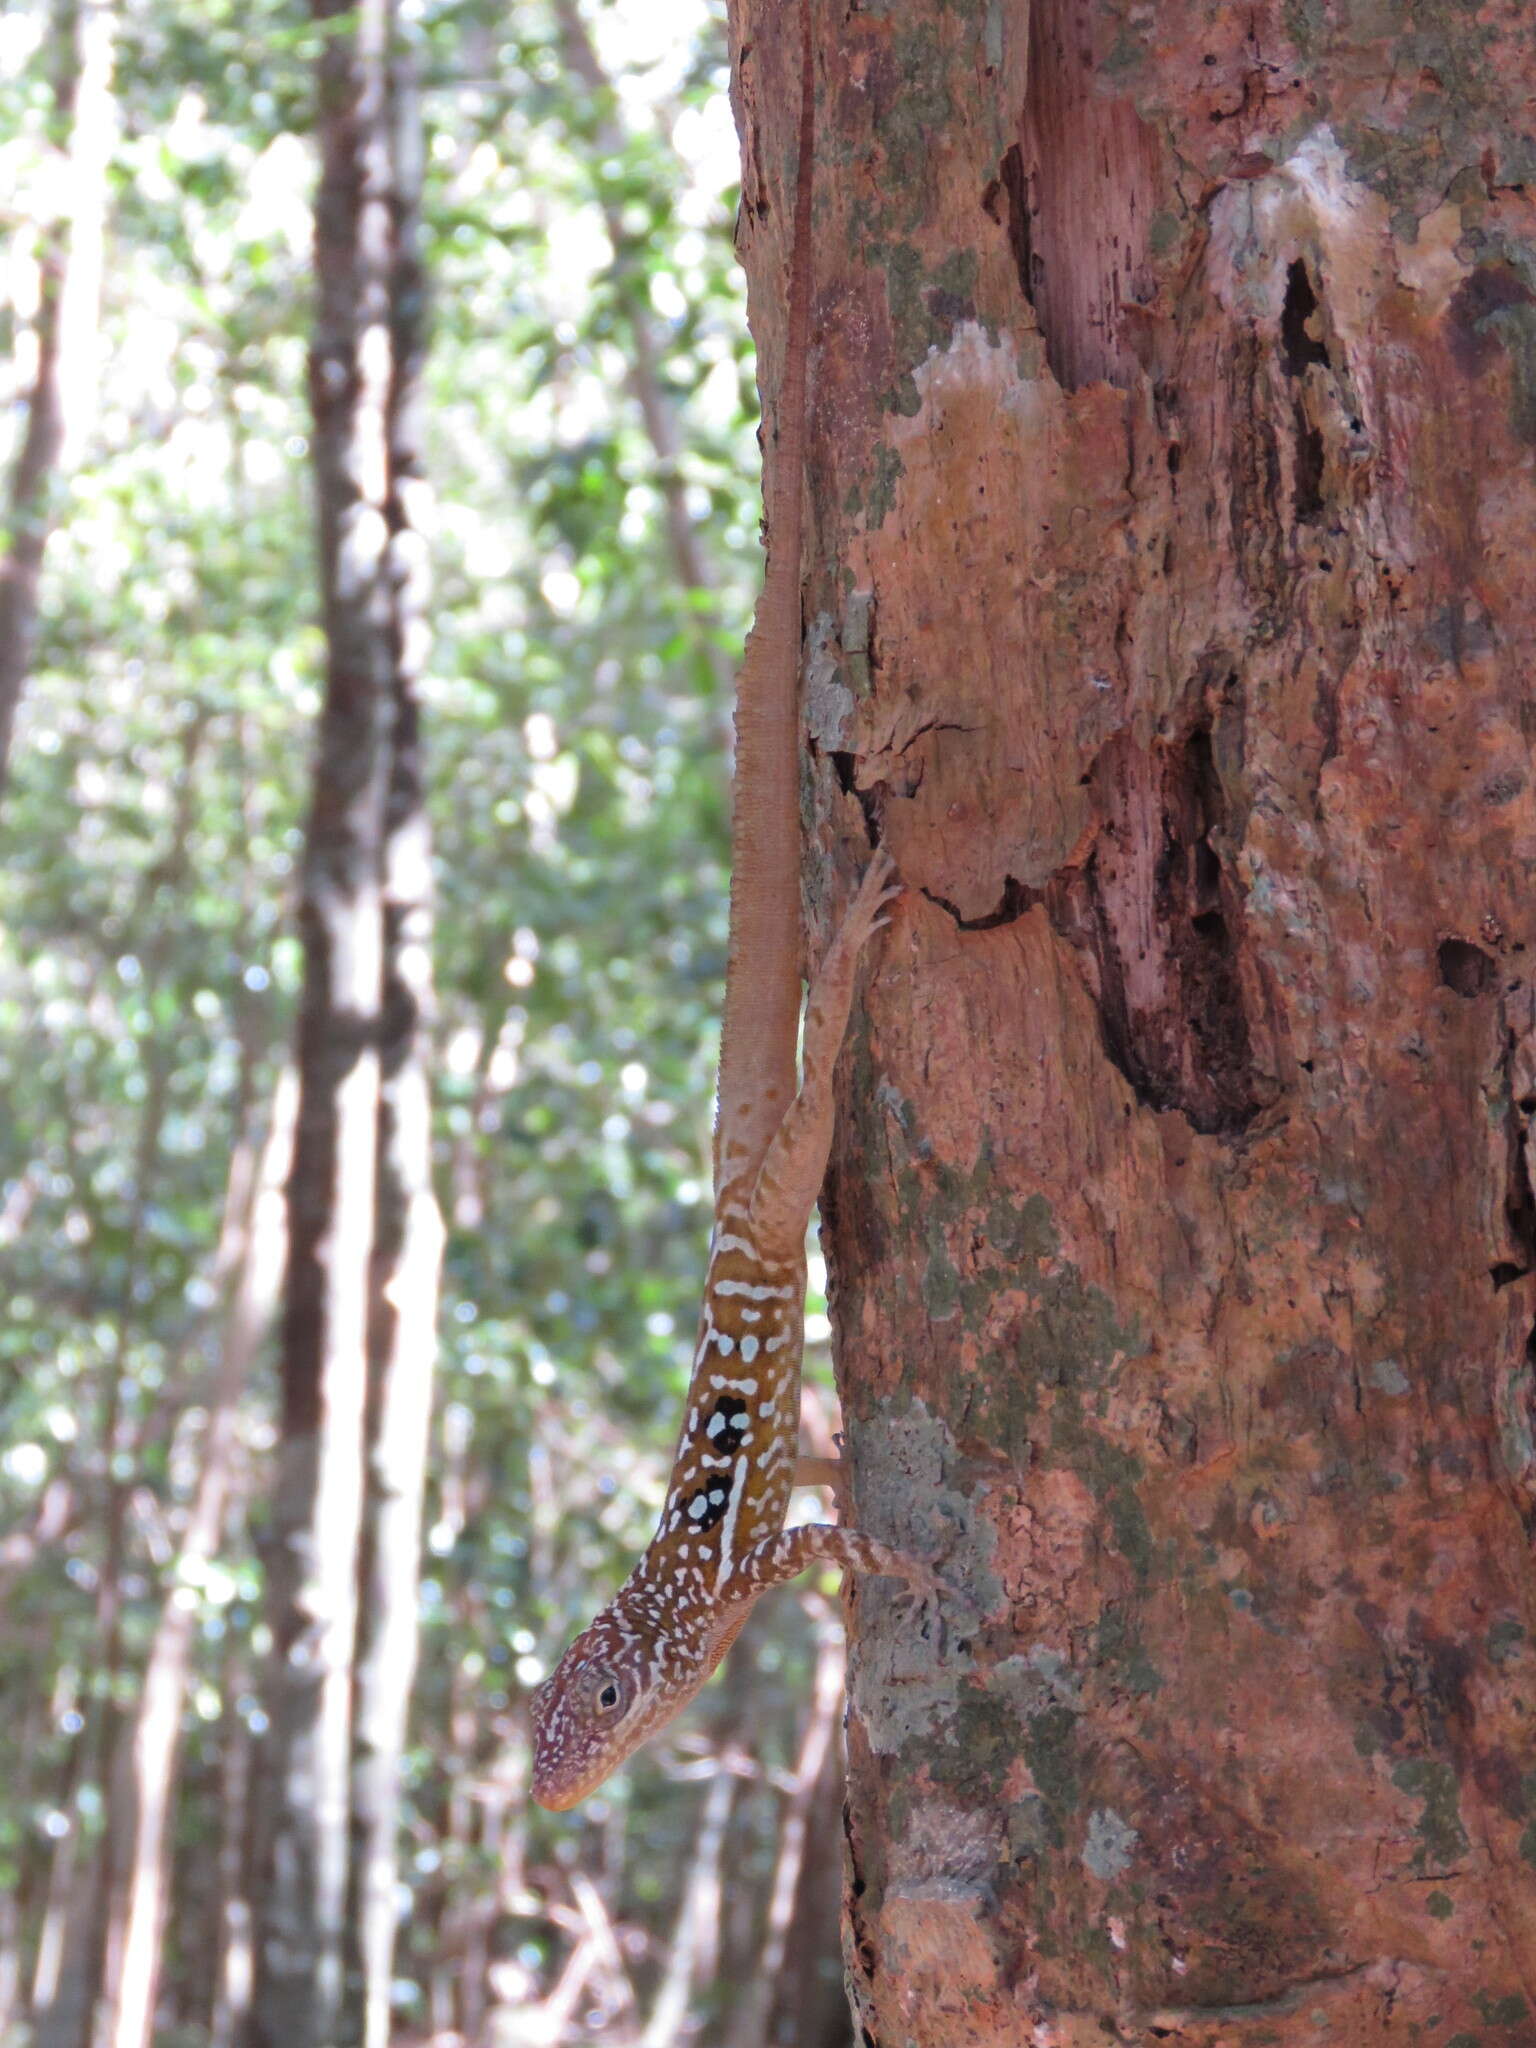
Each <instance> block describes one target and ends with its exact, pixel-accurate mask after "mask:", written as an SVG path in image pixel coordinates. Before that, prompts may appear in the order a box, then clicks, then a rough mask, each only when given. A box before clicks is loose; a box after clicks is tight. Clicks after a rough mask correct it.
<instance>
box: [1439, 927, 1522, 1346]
mask: <svg viewBox="0 0 1536 2048" xmlns="http://www.w3.org/2000/svg"><path fill="white" fill-rule="evenodd" d="M1443 950H1444V949H1443V948H1442V952H1443ZM1470 950H1471V951H1473V952H1477V950H1478V949H1477V948H1476V947H1472V948H1470ZM1479 957H1480V958H1482V959H1486V958H1487V955H1486V954H1481V955H1480V956H1479ZM1489 965H1490V966H1491V965H1492V963H1491V962H1490V963H1489ZM1443 978H1444V975H1443V969H1442V979H1443ZM1518 1049H1519V1040H1518V1038H1517V1036H1516V1034H1515V1033H1514V1032H1513V1031H1510V1030H1506V1032H1505V1039H1504V1053H1503V1057H1502V1059H1501V1061H1500V1067H1501V1071H1502V1077H1503V1082H1504V1089H1505V1093H1506V1096H1507V1098H1508V1103H1509V1107H1508V1111H1507V1114H1506V1117H1505V1134H1506V1146H1507V1159H1508V1164H1507V1167H1506V1171H1505V1177H1504V1225H1505V1228H1506V1229H1507V1231H1508V1232H1509V1244H1510V1250H1511V1253H1512V1254H1513V1256H1512V1257H1510V1258H1507V1259H1499V1260H1496V1261H1495V1263H1494V1264H1493V1265H1491V1266H1490V1267H1489V1268H1488V1277H1489V1279H1490V1280H1491V1281H1492V1282H1493V1289H1494V1292H1495V1293H1496V1294H1497V1293H1498V1292H1499V1291H1500V1289H1502V1288H1505V1287H1507V1286H1509V1284H1510V1283H1511V1281H1514V1280H1523V1279H1525V1277H1526V1275H1527V1274H1529V1273H1531V1272H1536V1189H1533V1188H1532V1186H1531V1169H1530V1161H1529V1159H1528V1157H1527V1153H1526V1141H1527V1136H1528V1132H1529V1126H1530V1119H1531V1117H1532V1115H1533V1113H1536V1100H1533V1099H1532V1098H1531V1097H1530V1096H1529V1095H1521V1094H1519V1093H1518V1091H1517V1089H1516V1086H1515V1065H1516V1058H1517V1054H1518ZM1530 1341H1531V1343H1532V1344H1533V1345H1536V1329H1533V1330H1532V1333H1531V1340H1530Z"/></svg>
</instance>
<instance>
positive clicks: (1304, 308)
mask: <svg viewBox="0 0 1536 2048" xmlns="http://www.w3.org/2000/svg"><path fill="white" fill-rule="evenodd" d="M1316 311H1317V294H1316V292H1314V291H1313V289H1312V280H1311V278H1310V277H1309V276H1308V275H1307V266H1306V264H1305V263H1303V262H1302V261H1301V259H1300V258H1299V257H1298V258H1297V260H1296V261H1295V262H1294V263H1293V264H1292V265H1291V267H1290V269H1289V270H1288V271H1287V272H1286V277H1285V304H1284V306H1283V307H1282V308H1281V311H1280V341H1281V345H1282V347H1283V348H1284V350H1285V369H1286V375H1287V376H1290V377H1304V376H1305V375H1306V373H1307V366H1308V365H1309V364H1311V363H1321V364H1322V366H1323V368H1324V369H1325V370H1326V369H1327V368H1329V366H1330V364H1331V362H1332V357H1331V356H1330V355H1329V353H1328V344H1327V343H1326V342H1325V341H1323V340H1321V339H1320V338H1319V336H1317V335H1315V334H1314V333H1313V332H1312V330H1311V324H1310V323H1311V320H1312V315H1313V314H1314V313H1315V312H1316Z"/></svg>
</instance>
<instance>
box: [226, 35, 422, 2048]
mask: <svg viewBox="0 0 1536 2048" xmlns="http://www.w3.org/2000/svg"><path fill="white" fill-rule="evenodd" d="M314 12H315V15H316V18H317V20H319V21H320V23H321V24H322V32H323V36H324V42H323V46H322V54H321V57H320V68H319V89H320V114H319V136H320V152H321V177H320V188H319V192H318V195H317V199H316V210H315V267H316V277H317V305H316V314H315V334H314V342H313V346H312V350H311V358H310V389H311V401H312V405H313V409H314V420H315V434H314V447H315V466H316V477H317V492H318V499H319V524H320V559H321V579H322V587H323V597H324V616H325V628H326V636H327V669H326V693H325V703H324V708H323V711H322V714H321V724H320V733H319V741H318V750H317V760H316V769H315V791H314V801H313V807H312V810H311V814H310V820H309V828H308V837H307V841H306V848H305V865H304V878H303V893H302V904H301V923H302V929H303V938H304V952H305V978H304V995H303V1003H302V1007H301V1012H300V1022H299V1058H298V1065H299V1076H300V1095H299V1122H298V1131H297V1138H296V1144H295V1152H294V1164H293V1173H292V1177H291V1179H290V1182H289V1266H288V1277H287V1292H286V1299H285V1303H284V1317H283V1358H282V1395H283V1398H282V1421H281V1445H280V1451H279V1473H278V1480H277V1497H276V1500H275V1502H274V1505H273V1527H272V1532H271V1550H270V1574H269V1584H270V1594H269V1603H270V1612H271V1617H272V1632H273V1657H272V1661H271V1665H270V1668H269V1672H268V1678H267V1697H268V1718H269V1721H270V1735H269V1737H268V1741H267V1744H266V1746H265V1748H264V1750H263V1753H262V1758H261V1762H260V1765H259V1777H258V1781H257V1784H256V1786H255V1788H254V1793H253V1797H254V1803H255V1811H256V1813H257V1814H258V1815H259V1817H260V1820H261V1826H262V1839H261V1841H260V1843H259V1845H258V1851H257V1861H256V1872H255V1880H254V1887H253V1913H254V1920H255V1940H254V1948H255V1982H254V1987H253V1993H252V2002H251V2010H250V2017H249V2023H248V2027H247V2036H246V2038H247V2041H248V2044H249V2048H329V2044H331V2043H333V2042H334V2041H335V2040H336V2039H337V2038H338V2037H339V2032H340V2029H341V2025H342V2011H343V1978H344V1961H345V1925H346V1917H347V1899H348V1864H349V1839H350V1823H351V1783H350V1779H351V1770H352V1742H353V1712H352V1687H353V1664H354V1652H355V1648H356V1637H357V1616H358V1565H359V1545H360V1530H361V1519H362V1507H363V1490H364V1412H365V1402H366V1392H367V1381H368V1355H369V1314H370V1305H371V1300H372V1284H371V1266H372V1258H373V1252H374V1245H375V1213H374V1211H375V1174H376V1166H377V1162H378V1148H379V1119H380V1114H381V1107H380V1038H381V1028H382V1011H383V1000H384V982H383V977H384V902H385V894H386V875H385V860H386V854H387V852H388V849H389V839H390V824H389V819H388V817H387V800H388V796H389V791H390V787H391V778H392V774H393V750H392V744H391V743H392V737H393V732H394V728H395V724H396V720H397V717H398V708H397V691H396V677H397V670H398V666H399V656H400V648H399V644H398V635H397V616H396V605H395V598H396V586H397V580H398V576H399V573H400V567H401V563H400V558H399V553H398V549H397V546H396V543H395V536H394V535H393V534H392V531H391V517H392V509H393V507H394V504H395V500H396V486H395V479H394V477H393V476H392V474H391V446H392V436H391V421H392V416H393V414H392V409H393V406H394V404H395V399H396V395H397V388H398V386H397V380H398V379H399V377H400V373H401V369H402V365H400V364H398V363H397V362H396V360H395V351H394V337H395V319H394V314H395V305H394V295H395V289H396V285H397V281H398V278H399V274H400V265H399V256H398V251H397V247H396V218H395V201H396V193H395V188H394V158H393V150H392V146H391V137H390V127H389V93H388V86H387V63H388V55H389V50H390V46H391V39H392V35H393V29H394V8H393V4H392V0H362V4H361V5H358V6H351V7H345V8H344V7H343V6H342V5H341V4H340V0H316V4H315V8H314ZM332 16H335V17H338V19H337V21H336V25H335V26H330V25H329V22H330V18H331V17H332Z"/></svg>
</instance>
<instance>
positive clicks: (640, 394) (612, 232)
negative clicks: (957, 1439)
mask: <svg viewBox="0 0 1536 2048" xmlns="http://www.w3.org/2000/svg"><path fill="white" fill-rule="evenodd" d="M555 18H556V21H557V23H558V25H559V30H560V49H561V54H562V56H563V58H564V60H565V67H566V69H567V71H569V72H570V74H571V77H572V79H573V80H574V81H575V83H576V85H577V87H578V88H579V90H578V92H577V93H576V94H575V95H573V104H574V105H575V106H576V107H578V108H582V109H584V111H585V114H586V118H587V120H588V121H589V122H590V123H591V131H592V143H593V154H594V158H595V160H596V161H597V162H599V163H615V164H618V163H622V162H623V160H624V152H625V148H626V146H627V139H626V137H625V135H624V132H623V130H622V128H621V127H620V126H619V123H618V120H617V118H616V114H615V105H616V102H615V98H614V90H613V83H612V81H611V79H610V78H609V77H608V75H607V73H606V72H605V71H604V69H603V66H602V60H601V59H600V58H599V56H598V54H597V50H596V48H595V47H594V45H593V42H592V38H591V36H590V35H589V34H588V32H587V25H586V22H585V21H584V20H583V19H582V15H581V12H580V9H579V8H578V7H577V5H576V0H557V4H556V8H555ZM603 225H604V227H605V229H606V230H607V234H608V240H609V244H610V245H611V247H612V249H613V276H614V290H615V294H616V296H617V298H618V301H619V304H620V306H621V308H622V309H623V313H624V318H625V320H626V321H627V323H628V326H629V336H630V368H629V385H630V389H631V391H632V392H633V393H634V398H635V403H636V405H637V406H638V407H639V409H640V418H641V420H642V422H643V423H644V426H645V432H646V438H647V439H648V440H649V441H650V444H651V451H652V453H653V454H654V455H655V457H656V487H657V489H658V490H659V491H660V492H661V496H662V502H663V504H664V505H665V507H666V514H667V542H668V545H669V547H670V549H671V554H672V566H673V569H674V571H675V572H676V575H677V580H678V587H679V589H680V591H681V592H682V594H683V595H684V596H687V595H688V594H689V593H696V594H697V595H698V596H699V597H701V598H708V597H710V596H711V595H712V594H713V591H714V578H713V576H712V575H711V573H710V568H709V563H708V560H707V558H706V556H705V553H704V549H703V548H702V546H701V545H700V541H699V531H698V524H697V522H696V520H695V519H694V516H693V514H692V512H691V511H690V510H689V507H688V486H687V482H686V480H685V478H684V475H683V437H682V432H681V430H680V428H679V426H678V419H677V411H676V408H675V407H674V406H673V404H672V402H671V399H670V398H669V396H668V393H667V390H666V386H665V384H664V382H663V379H662V369H661V355H662V350H661V343H660V340H659V337H658V334H657V328H656V319H655V315H654V313H653V311H652V308H651V299H650V278H649V275H648V273H647V271H646V267H645V265H644V263H643V262H642V261H639V260H637V257H636V251H635V237H634V235H633V234H632V233H631V231H630V230H629V228H628V227H627V226H626V225H625V221H624V210H623V206H622V204H621V202H620V199H619V196H618V194H617V192H615V193H614V194H613V195H612V196H611V197H610V198H609V199H607V200H606V201H605V203H604V206H603ZM698 623H699V625H701V626H702V627H703V628H704V629H705V630H706V633H707V632H709V630H710V629H712V628H714V627H716V626H718V623H719V620H718V617H717V615H716V613H715V611H714V608H713V606H711V607H710V608H709V609H708V610H707V611H705V612H703V613H702V614H701V615H699V617H698ZM704 650H705V658H706V660H707V661H708V663H709V666H710V669H711V671H712V673H713V676H714V681H715V690H716V694H717V697H718V700H719V702H720V703H721V705H722V706H725V705H729V704H730V703H731V701H732V695H733V691H734V685H735V674H734V670H733V668H732V665H731V661H730V658H729V656H728V655H727V654H726V652H725V650H724V648H722V647H721V646H719V644H718V643H717V642H716V641H715V640H714V639H713V638H706V639H705V641H704Z"/></svg>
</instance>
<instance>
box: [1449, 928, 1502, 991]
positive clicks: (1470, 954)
mask: <svg viewBox="0 0 1536 2048" xmlns="http://www.w3.org/2000/svg"><path fill="white" fill-rule="evenodd" d="M1435 959H1436V962H1437V963H1438V965H1439V969H1440V980H1441V984H1442V986H1444V987H1445V988H1448V989H1453V990H1454V991H1455V993H1456V994H1457V995H1459V996H1465V997H1466V998H1467V999H1468V1000H1469V1001H1470V1000H1471V999H1472V998H1473V997H1474V996H1481V995H1486V994H1487V992H1488V990H1489V989H1491V988H1492V987H1493V984H1494V979H1495V977H1496V975H1497V974H1498V967H1497V964H1496V963H1495V961H1494V960H1493V958H1492V956H1491V955H1490V954H1488V953H1485V952H1484V951H1483V949H1482V947H1481V946H1474V945H1472V944H1471V943H1470V941H1468V940H1466V939H1442V940H1441V941H1440V944H1439V946H1438V947H1437V948H1436V950H1435Z"/></svg>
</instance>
